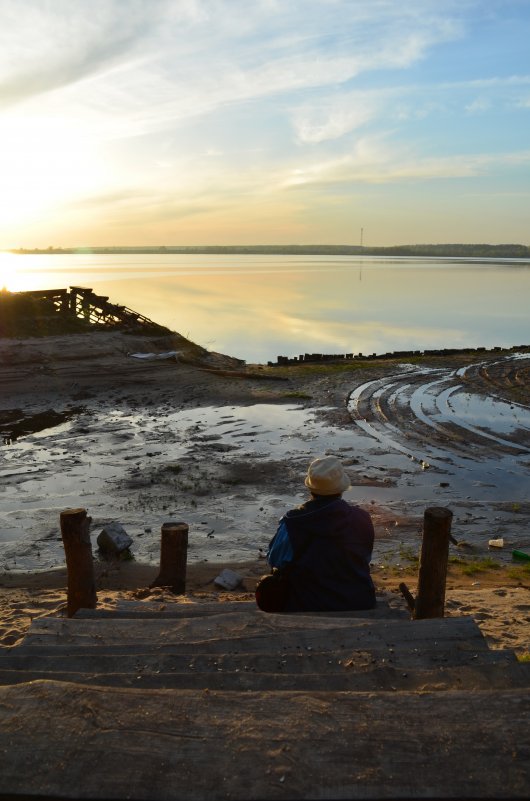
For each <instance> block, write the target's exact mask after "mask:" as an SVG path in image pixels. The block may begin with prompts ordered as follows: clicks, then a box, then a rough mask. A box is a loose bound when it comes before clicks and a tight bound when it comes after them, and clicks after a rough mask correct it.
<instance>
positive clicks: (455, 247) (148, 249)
mask: <svg viewBox="0 0 530 801" xmlns="http://www.w3.org/2000/svg"><path fill="white" fill-rule="evenodd" d="M8 252H9V253H13V254H16V255H48V256H50V255H53V256H59V255H81V254H95V255H113V254H157V255H164V254H183V255H193V254H198V255H200V254H213V255H223V254H227V255H245V254H252V255H260V254H261V255H278V256H387V257H388V256H396V257H408V258H414V257H418V258H421V257H423V258H425V257H427V258H429V257H433V258H487V259H495V258H497V259H498V258H504V259H530V247H528V246H527V245H519V244H504V245H488V244H445V245H443V244H442V245H438V244H437V245H394V246H391V247H363V246H361V245H160V246H145V247H126V246H121V245H117V246H116V247H79V248H54V247H49V248H16V249H11V250H9V251H8Z"/></svg>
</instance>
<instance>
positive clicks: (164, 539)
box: [150, 522, 188, 595]
mask: <svg viewBox="0 0 530 801" xmlns="http://www.w3.org/2000/svg"><path fill="white" fill-rule="evenodd" d="M187 559H188V524H187V523H174V522H170V523H164V524H163V526H162V530H161V539H160V573H159V574H158V576H157V578H156V579H155V580H154V581H153V583H152V584H151V585H150V586H151V587H170V588H171V591H172V592H174V593H175V594H176V595H182V594H183V593H185V592H186V563H187Z"/></svg>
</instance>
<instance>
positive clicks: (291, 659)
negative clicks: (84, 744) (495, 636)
mask: <svg viewBox="0 0 530 801" xmlns="http://www.w3.org/2000/svg"><path fill="white" fill-rule="evenodd" d="M109 650H110V649H107V648H101V647H96V648H89V649H87V648H82V649H81V650H79V649H77V648H76V649H74V650H71V649H70V648H68V647H66V648H63V647H57V648H52V649H36V650H34V651H30V652H28V651H27V650H21V649H18V648H14V649H11V650H10V651H8V652H7V653H4V654H2V655H1V656H0V669H2V670H19V671H23V670H42V671H47V672H48V673H53V672H54V671H74V672H83V671H92V672H106V673H123V672H130V673H138V672H151V673H155V672H157V671H158V672H160V673H169V672H172V671H174V672H177V673H184V672H190V671H193V672H197V673H214V672H218V671H223V672H227V671H240V672H245V671H256V672H259V673H274V674H277V673H279V672H285V673H296V674H306V673H326V674H327V675H330V674H333V673H343V672H344V670H345V669H346V670H348V671H353V672H357V673H359V672H368V671H372V670H374V669H376V668H377V667H378V666H394V667H397V668H400V669H405V668H407V669H411V668H414V669H419V668H421V669H427V668H432V667H433V665H439V666H441V667H444V666H457V665H471V666H478V665H509V664H514V663H515V664H516V663H517V659H516V657H515V655H514V653H513V651H501V650H491V651H490V650H484V651H483V650H480V651H468V650H459V649H457V648H453V647H449V648H438V649H436V651H432V650H431V651H429V650H423V649H418V648H416V647H415V646H414V645H412V646H411V647H410V648H398V649H395V648H393V649H390V648H388V647H385V646H383V647H380V648H377V647H373V648H369V649H368V648H358V649H351V648H348V649H342V650H341V651H340V652H333V651H329V650H328V651H324V652H322V651H314V650H311V651H308V650H297V651H295V652H292V651H277V652H262V653H239V654H223V653H219V654H211V653H210V654H208V653H194V654H191V653H171V652H167V651H166V652H165V653H161V652H160V651H159V650H157V651H153V649H151V648H149V649H144V650H142V651H131V650H130V649H129V650H127V649H121V650H117V649H113V650H112V651H111V652H109Z"/></svg>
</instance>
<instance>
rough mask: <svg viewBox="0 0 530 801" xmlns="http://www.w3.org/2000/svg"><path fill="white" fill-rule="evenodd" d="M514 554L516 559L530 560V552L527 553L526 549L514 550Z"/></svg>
mask: <svg viewBox="0 0 530 801" xmlns="http://www.w3.org/2000/svg"><path fill="white" fill-rule="evenodd" d="M512 556H513V558H514V559H524V560H527V561H529V562H530V553H525V552H524V551H512Z"/></svg>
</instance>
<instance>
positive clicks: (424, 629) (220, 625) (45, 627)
mask: <svg viewBox="0 0 530 801" xmlns="http://www.w3.org/2000/svg"><path fill="white" fill-rule="evenodd" d="M289 637H291V639H293V638H294V640H296V639H297V638H299V639H300V646H301V647H303V646H312V645H313V640H315V642H322V643H326V642H329V646H326V647H330V648H337V647H340V646H341V643H342V642H346V641H347V642H352V638H356V640H355V641H356V642H360V641H361V640H363V639H366V644H367V645H369V644H377V643H387V644H394V643H395V644H396V645H399V643H406V642H409V641H413V640H416V641H418V640H421V641H424V642H425V643H426V644H427V643H430V644H432V643H439V642H441V641H445V642H450V641H451V642H452V641H459V642H460V643H461V644H462V646H463V647H465V646H468V647H471V648H475V649H476V648H484V649H485V648H487V645H486V641H485V639H484V637H483V635H482V633H481V631H480V629H479V627H478V626H477V624H476V623H475V622H474V621H473V619H472V618H469V617H462V618H437V619H433V620H418V621H409V620H376V621H366V620H349V619H342V618H324V617H322V618H291V617H290V616H285V615H266V616H264V617H263V618H260V619H255V618H248V617H245V616H244V615H241V616H238V615H234V614H229V615H215V616H210V617H208V618H189V619H182V620H149V619H148V620H142V619H139V620H135V619H132V620H113V619H109V620H105V619H103V620H91V619H79V620H68V619H65V618H52V617H46V618H40V619H39V620H35V621H33V622H32V624H31V626H30V628H29V630H28V633H27V634H26V637H25V638H24V640H23V642H22V644H21V645H20V646H19V647H26V646H30V645H51V644H57V645H59V644H61V643H63V644H72V645H74V644H78V645H82V644H87V643H94V644H97V643H99V644H113V643H116V642H117V641H119V642H120V643H122V644H124V645H126V644H129V643H148V642H149V643H152V644H153V646H157V645H159V644H160V643H164V644H166V645H175V646H179V647H182V645H183V644H185V643H195V644H198V643H205V642H208V643H209V647H215V648H216V649H219V647H221V649H222V650H223V651H224V650H230V643H232V647H233V648H236V649H238V650H241V645H242V641H243V640H244V641H247V640H249V638H254V639H255V641H256V645H259V643H260V640H261V641H264V642H262V645H263V646H264V647H267V648H271V647H272V648H273V649H274V650H277V649H276V647H275V643H276V642H278V644H279V647H283V646H282V645H280V643H281V642H283V641H286V640H289ZM225 641H226V642H227V643H228V644H227V645H226V646H222V643H223V642H225ZM214 643H216V645H214ZM247 650H248V649H247Z"/></svg>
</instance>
